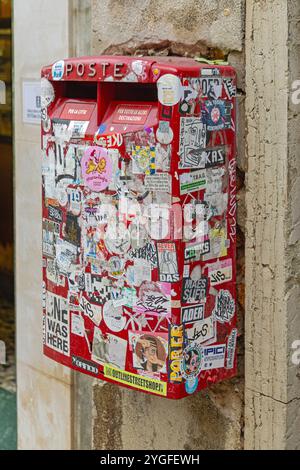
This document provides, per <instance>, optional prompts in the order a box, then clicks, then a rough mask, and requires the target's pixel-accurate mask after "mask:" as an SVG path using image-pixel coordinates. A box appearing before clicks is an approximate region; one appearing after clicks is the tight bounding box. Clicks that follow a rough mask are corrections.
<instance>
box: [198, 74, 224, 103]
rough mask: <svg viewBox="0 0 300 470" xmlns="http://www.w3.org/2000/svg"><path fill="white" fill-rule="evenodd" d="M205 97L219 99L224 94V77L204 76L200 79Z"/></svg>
mask: <svg viewBox="0 0 300 470" xmlns="http://www.w3.org/2000/svg"><path fill="white" fill-rule="evenodd" d="M200 83H201V92H202V93H201V95H202V97H203V98H209V99H218V98H220V97H221V95H222V77H203V78H201V79H200Z"/></svg>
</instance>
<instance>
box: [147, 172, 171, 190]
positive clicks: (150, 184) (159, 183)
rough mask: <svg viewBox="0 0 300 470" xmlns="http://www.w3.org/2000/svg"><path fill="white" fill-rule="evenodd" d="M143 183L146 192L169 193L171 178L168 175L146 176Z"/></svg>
mask: <svg viewBox="0 0 300 470" xmlns="http://www.w3.org/2000/svg"><path fill="white" fill-rule="evenodd" d="M144 183H145V188H146V189H147V190H148V191H158V192H162V191H163V192H167V193H169V192H171V176H170V175H169V174H168V173H156V174H155V175H146V176H145V181H144Z"/></svg>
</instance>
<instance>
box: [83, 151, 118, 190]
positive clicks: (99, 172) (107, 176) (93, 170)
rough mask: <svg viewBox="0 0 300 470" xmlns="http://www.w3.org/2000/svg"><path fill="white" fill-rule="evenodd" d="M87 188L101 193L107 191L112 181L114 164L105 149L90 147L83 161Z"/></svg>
mask: <svg viewBox="0 0 300 470" xmlns="http://www.w3.org/2000/svg"><path fill="white" fill-rule="evenodd" d="M81 170H82V177H83V181H84V184H85V186H87V187H89V188H90V189H91V190H92V191H95V192H99V191H103V190H104V189H106V188H107V187H108V185H109V183H110V181H111V179H112V163H111V160H110V159H109V158H108V155H107V150H106V149H105V148H103V147H88V148H87V149H86V151H85V152H84V156H83V158H82V161H81Z"/></svg>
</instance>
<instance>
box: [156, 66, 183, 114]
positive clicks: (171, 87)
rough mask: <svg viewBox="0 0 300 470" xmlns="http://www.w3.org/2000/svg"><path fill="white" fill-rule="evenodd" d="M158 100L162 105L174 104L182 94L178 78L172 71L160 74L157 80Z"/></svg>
mask: <svg viewBox="0 0 300 470" xmlns="http://www.w3.org/2000/svg"><path fill="white" fill-rule="evenodd" d="M157 91H158V101H159V102H160V103H161V104H162V105H164V106H174V104H177V103H178V102H179V100H180V98H181V95H182V85H181V81H180V78H179V77H177V76H176V75H173V74H172V73H167V74H165V75H162V76H161V77H160V78H159V79H158V80H157Z"/></svg>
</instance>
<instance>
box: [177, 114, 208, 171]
mask: <svg viewBox="0 0 300 470" xmlns="http://www.w3.org/2000/svg"><path fill="white" fill-rule="evenodd" d="M205 146H206V126H205V124H203V122H202V120H201V118H200V117H182V118H180V135H179V154H180V163H179V168H197V167H198V164H199V154H200V152H201V150H202V149H203V148H205Z"/></svg>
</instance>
